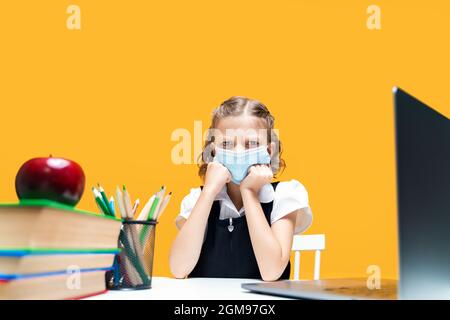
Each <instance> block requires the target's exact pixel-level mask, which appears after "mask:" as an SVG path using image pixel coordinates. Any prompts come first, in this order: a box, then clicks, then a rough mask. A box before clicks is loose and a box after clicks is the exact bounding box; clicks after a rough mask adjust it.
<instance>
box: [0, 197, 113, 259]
mask: <svg viewBox="0 0 450 320" xmlns="http://www.w3.org/2000/svg"><path fill="white" fill-rule="evenodd" d="M120 228H121V220H120V219H116V218H115V217H112V216H104V215H99V214H96V213H91V212H88V211H82V210H78V209H75V208H73V207H70V206H67V205H64V204H60V203H57V202H53V201H49V200H26V201H25V200H22V201H20V202H19V203H13V204H0V248H2V249H15V248H19V249H20V248H31V249H32V248H45V249H94V250H95V249H111V248H117V246H118V242H117V241H118V240H117V239H118V237H119V232H120Z"/></svg>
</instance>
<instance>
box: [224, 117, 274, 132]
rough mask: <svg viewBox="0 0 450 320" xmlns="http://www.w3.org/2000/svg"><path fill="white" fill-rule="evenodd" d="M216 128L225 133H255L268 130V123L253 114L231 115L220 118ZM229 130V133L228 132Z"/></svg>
mask: <svg viewBox="0 0 450 320" xmlns="http://www.w3.org/2000/svg"><path fill="white" fill-rule="evenodd" d="M216 129H217V130H218V131H219V132H220V133H222V134H223V135H229V134H231V133H232V132H233V131H234V132H239V131H240V132H243V133H244V134H245V132H248V133H249V134H255V133H258V134H259V132H262V131H264V130H267V124H266V122H265V121H264V119H262V118H258V117H256V116H252V115H245V114H244V115H240V116H229V117H224V118H222V119H220V120H219V121H218V122H217V124H216ZM227 132H228V134H227Z"/></svg>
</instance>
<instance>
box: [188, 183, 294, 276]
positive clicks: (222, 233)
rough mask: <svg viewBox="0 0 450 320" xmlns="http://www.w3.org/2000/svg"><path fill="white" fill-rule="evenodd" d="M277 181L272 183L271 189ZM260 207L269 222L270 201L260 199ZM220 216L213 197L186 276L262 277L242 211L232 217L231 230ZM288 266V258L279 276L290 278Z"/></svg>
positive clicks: (217, 205)
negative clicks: (196, 255) (197, 251)
mask: <svg viewBox="0 0 450 320" xmlns="http://www.w3.org/2000/svg"><path fill="white" fill-rule="evenodd" d="M277 184H278V182H273V183H272V186H273V188H274V189H275V188H276V186H277ZM261 207H262V209H263V211H264V216H265V217H266V219H267V222H268V223H269V225H270V224H271V223H270V214H271V212H272V207H273V201H272V202H268V203H261ZM219 217H220V201H218V200H216V201H214V202H213V205H212V207H211V212H210V214H209V217H208V228H207V230H206V239H205V241H204V242H203V245H202V249H201V253H200V257H199V259H198V261H197V264H196V265H195V267H194V269H193V270H192V272H191V273H190V274H189V277H209V278H249V279H261V274H260V272H259V268H258V264H257V262H256V257H255V254H254V252H253V246H252V242H251V240H250V233H249V230H248V226H247V220H246V218H245V215H244V216H241V217H238V218H233V220H232V226H233V228H232V231H231V232H230V231H229V228H228V227H229V226H230V224H229V219H225V220H220V219H219ZM290 270H291V264H290V261H289V262H288V264H287V266H286V268H285V270H284V272H283V274H282V275H281V276H280V279H289V275H290Z"/></svg>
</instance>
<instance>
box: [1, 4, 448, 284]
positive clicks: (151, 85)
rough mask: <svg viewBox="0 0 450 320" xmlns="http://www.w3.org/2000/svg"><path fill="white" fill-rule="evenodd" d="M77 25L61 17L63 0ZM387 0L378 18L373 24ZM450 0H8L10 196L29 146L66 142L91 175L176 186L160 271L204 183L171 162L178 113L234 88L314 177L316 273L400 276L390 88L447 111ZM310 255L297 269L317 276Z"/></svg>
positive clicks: (301, 169)
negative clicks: (319, 236)
mask: <svg viewBox="0 0 450 320" xmlns="http://www.w3.org/2000/svg"><path fill="white" fill-rule="evenodd" d="M72 3H74V4H77V5H79V6H80V8H81V30H78V31H71V30H68V29H67V28H66V19H67V17H68V14H66V8H67V6H68V5H69V4H72ZM370 4H377V5H379V6H380V7H381V12H382V17H381V18H382V30H380V31H370V30H368V29H367V28H366V19H367V14H366V9H367V7H368V6H369V5H370ZM449 12H450V3H449V2H448V1H445V0H442V1H433V0H430V1H411V0H409V1H400V0H396V1H392V0H390V1H382V0H377V1H362V0H361V1H350V0H344V1H331V0H330V1H323V0H322V1H317V0H316V1H307V0H280V1H267V0H263V1H262V0H258V1H242V0H240V1H236V0H227V1H225V0H221V1H210V0H208V1H206V0H193V1H136V0H134V1H84V0H73V1H31V0H30V1H11V0H10V1H2V2H1V4H0V35H1V38H0V40H1V42H0V46H1V47H0V107H1V117H0V119H1V125H0V134H1V155H0V181H1V186H0V199H1V201H15V200H16V195H15V191H14V178H15V174H16V172H17V169H18V168H19V166H20V165H21V164H22V162H24V161H25V160H27V159H29V158H31V157H36V156H47V155H49V154H53V155H54V156H62V157H66V158H69V159H73V160H76V161H77V162H78V163H80V164H81V165H82V167H83V168H84V170H85V173H86V176H87V185H86V192H85V194H84V196H83V198H82V200H81V202H80V204H79V208H82V209H89V210H96V207H95V204H94V202H93V200H92V195H91V193H90V187H91V186H92V185H94V184H95V183H97V182H98V181H99V182H101V183H102V184H103V185H104V186H105V188H106V190H107V191H108V192H110V193H111V191H112V190H113V188H114V187H115V186H116V185H117V184H122V183H126V185H127V186H128V189H129V190H130V192H131V195H132V196H133V197H140V198H141V200H146V199H147V198H148V196H150V195H151V194H152V193H153V192H154V191H156V190H157V189H158V188H159V187H160V186H161V185H162V184H165V185H167V187H168V189H169V190H172V191H173V192H174V197H173V199H172V202H171V203H170V205H169V207H168V210H167V211H166V213H165V215H164V216H163V218H162V221H161V223H160V225H159V226H158V229H157V249H156V256H155V261H156V264H155V268H154V271H155V274H156V275H160V276H169V275H170V272H169V266H168V251H169V248H170V245H171V242H172V240H173V239H174V237H175V235H176V228H175V226H174V219H175V216H176V215H177V213H178V208H179V204H180V201H181V199H182V197H183V196H184V195H185V194H187V193H188V192H189V188H191V187H196V186H198V185H200V183H201V181H200V180H199V178H198V177H197V169H196V166H195V165H178V166H177V165H174V164H172V162H171V157H170V156H171V153H170V152H171V149H172V147H173V146H174V145H175V142H172V141H171V139H170V136H171V133H172V131H173V130H175V129H177V128H187V129H189V130H190V131H191V132H193V124H194V121H195V120H202V121H204V129H206V127H207V126H208V125H209V116H210V112H211V110H212V109H213V108H214V107H215V106H217V105H218V104H219V103H220V102H222V101H223V100H225V99H226V98H228V97H230V96H232V95H246V96H249V97H253V98H257V99H259V100H261V101H262V102H264V103H265V104H267V105H268V106H269V108H270V110H271V111H272V113H273V114H274V115H275V118H276V127H277V128H278V129H279V130H280V136H281V140H282V142H283V144H284V147H285V152H284V157H285V159H286V162H287V169H286V171H285V172H284V174H283V175H282V176H281V177H280V179H281V180H288V179H291V178H295V179H298V180H300V181H301V182H302V183H303V184H304V185H305V186H306V187H307V189H308V191H309V195H310V203H311V207H312V209H313V213H314V221H313V225H312V227H311V228H310V229H309V230H308V231H307V233H325V234H326V236H327V248H326V251H325V252H324V254H323V264H322V277H336V276H365V274H366V268H367V266H368V265H372V264H375V265H379V266H380V267H381V271H382V276H384V277H390V278H395V277H396V276H397V265H398V261H397V234H396V196H395V166H394V160H395V157H394V155H395V154H394V132H393V106H392V93H391V88H392V86H394V85H398V86H401V87H403V88H404V89H406V90H408V91H410V92H411V93H413V94H414V95H415V96H417V97H419V98H420V99H422V100H424V101H426V102H428V103H429V104H431V105H432V106H434V107H435V108H437V109H438V110H440V111H441V112H443V113H446V114H449V113H450V94H449V93H448V90H447V89H448V83H449V75H450V63H449V57H450V50H449V46H448V36H449V31H450V27H449V25H448V14H449ZM312 261H313V259H312V254H310V255H306V256H305V259H303V261H302V267H303V270H304V273H303V274H302V277H304V278H308V277H310V276H311V275H312Z"/></svg>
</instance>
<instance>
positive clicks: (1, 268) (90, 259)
mask: <svg viewBox="0 0 450 320" xmlns="http://www.w3.org/2000/svg"><path fill="white" fill-rule="evenodd" d="M119 252H120V250H119V249H104V250H95V251H80V250H73V251H67V250H55V249H53V250H52V249H23V250H4V249H0V278H3V279H6V278H8V277H10V278H14V277H16V276H23V275H30V274H44V273H49V272H58V271H67V270H69V269H70V268H73V267H74V266H76V267H77V268H80V269H102V268H110V267H111V266H112V265H113V262H114V257H115V255H116V254H117V253H119Z"/></svg>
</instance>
